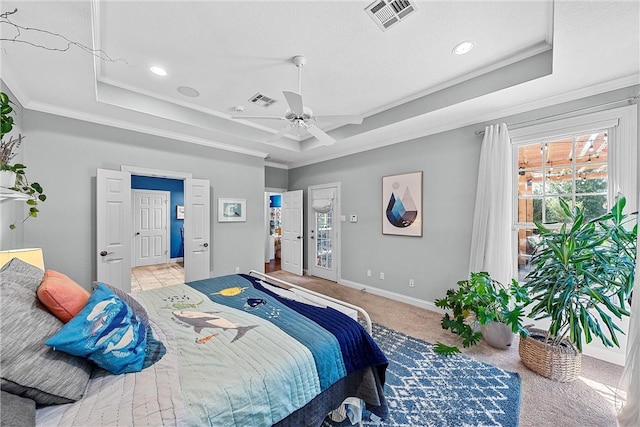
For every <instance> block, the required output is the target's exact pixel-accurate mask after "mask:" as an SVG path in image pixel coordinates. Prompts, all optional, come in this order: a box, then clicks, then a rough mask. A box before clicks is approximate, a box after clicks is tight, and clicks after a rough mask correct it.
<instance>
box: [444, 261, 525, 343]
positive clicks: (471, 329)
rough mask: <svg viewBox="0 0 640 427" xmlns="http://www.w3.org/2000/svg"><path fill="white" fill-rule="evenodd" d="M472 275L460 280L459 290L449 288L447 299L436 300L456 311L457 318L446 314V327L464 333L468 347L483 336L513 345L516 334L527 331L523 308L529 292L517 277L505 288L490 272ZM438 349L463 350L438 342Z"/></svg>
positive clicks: (463, 338)
mask: <svg viewBox="0 0 640 427" xmlns="http://www.w3.org/2000/svg"><path fill="white" fill-rule="evenodd" d="M470 276H471V277H470V278H469V279H467V280H461V281H459V282H458V289H455V290H454V289H449V290H447V293H446V297H445V298H441V299H437V300H436V301H435V304H436V306H437V307H440V308H444V309H447V310H451V313H452V314H453V317H452V316H450V315H449V313H445V314H444V316H443V317H442V321H441V325H442V328H443V329H449V330H451V331H452V332H454V333H456V334H458V335H460V336H461V337H462V345H463V346H464V347H465V348H466V347H470V346H472V345H475V344H477V343H478V342H479V341H480V339H481V338H483V337H484V339H485V341H486V342H487V343H488V344H489V345H491V346H493V347H496V348H502V349H506V348H509V346H511V342H512V341H513V337H514V334H515V333H519V332H522V331H523V330H524V329H523V326H522V318H523V317H524V313H523V311H522V308H523V303H526V302H528V297H527V294H526V293H525V291H524V289H523V288H522V287H521V286H520V284H519V283H518V281H517V280H515V279H514V280H512V282H511V286H510V287H509V288H505V286H503V285H502V284H501V283H499V282H498V281H496V280H494V279H492V278H491V276H490V275H489V273H487V272H480V273H471V275H470ZM476 325H478V326H479V328H478V327H475V326H476ZM434 351H435V352H436V353H439V354H445V355H450V354H453V353H459V352H460V349H458V348H457V347H455V346H447V345H445V344H442V343H441V342H438V343H436V345H435V347H434Z"/></svg>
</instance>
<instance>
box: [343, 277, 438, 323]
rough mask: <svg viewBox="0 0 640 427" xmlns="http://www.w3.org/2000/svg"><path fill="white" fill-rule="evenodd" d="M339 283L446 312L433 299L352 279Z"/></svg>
mask: <svg viewBox="0 0 640 427" xmlns="http://www.w3.org/2000/svg"><path fill="white" fill-rule="evenodd" d="M338 283H339V284H341V285H344V286H348V287H350V288H354V289H358V290H360V291H365V292H369V293H370V294H373V295H378V296H381V297H385V298H389V299H392V300H394V301H399V302H404V303H406V304H411V305H413V306H416V307H420V308H424V309H425V310H431V311H435V312H436V313H442V314H444V313H445V310H443V309H441V308H440V307H436V305H435V304H434V303H433V302H431V301H425V300H422V299H419V298H414V297H410V296H407V295H402V294H399V293H397V292H391V291H387V290H386V289H380V288H375V287H373V286H367V285H363V284H361V283H357V282H352V281H351V280H346V279H340V280H339V281H338Z"/></svg>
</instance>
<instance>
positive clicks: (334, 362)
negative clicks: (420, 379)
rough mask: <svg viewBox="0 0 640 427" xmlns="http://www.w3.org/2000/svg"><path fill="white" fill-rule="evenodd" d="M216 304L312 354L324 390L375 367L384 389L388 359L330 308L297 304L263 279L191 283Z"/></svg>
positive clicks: (354, 325)
mask: <svg viewBox="0 0 640 427" xmlns="http://www.w3.org/2000/svg"><path fill="white" fill-rule="evenodd" d="M188 285H189V286H191V287H193V288H194V289H196V290H198V291H200V292H202V293H203V294H205V295H207V296H208V297H209V298H210V299H211V301H213V302H216V303H219V304H224V305H226V306H229V307H233V308H236V309H239V310H243V311H245V312H249V313H251V314H253V315H255V316H258V317H260V318H262V319H265V320H268V321H270V322H271V323H273V324H274V325H276V326H277V327H278V328H280V329H282V330H283V331H284V332H286V333H287V334H288V335H290V336H291V337H293V338H294V339H296V340H297V341H299V342H300V343H302V344H303V345H304V346H305V347H307V348H308V349H309V351H310V352H311V353H312V355H313V358H314V361H315V364H316V369H317V371H318V377H319V380H320V387H321V389H322V390H323V391H324V390H327V388H329V387H330V386H331V385H332V384H334V383H336V382H337V381H338V380H341V379H343V378H345V377H346V376H347V375H349V374H352V373H354V372H358V371H361V370H363V369H365V368H368V367H374V369H375V371H376V375H377V377H378V380H379V382H380V384H379V385H380V387H382V386H384V379H385V371H386V368H387V365H388V361H387V358H386V357H385V355H384V353H382V351H381V350H380V348H379V347H378V345H377V344H376V343H375V341H374V340H373V338H372V337H371V336H370V335H369V334H368V333H367V331H366V330H365V329H364V328H363V327H362V326H361V325H360V324H359V323H358V322H356V321H354V320H353V319H351V318H350V317H349V316H347V315H345V314H343V313H341V312H339V311H337V310H334V309H333V308H330V307H320V306H314V305H309V304H305V303H301V302H297V301H294V300H291V299H288V298H285V297H282V296H279V295H277V294H275V293H274V292H271V291H270V290H268V289H266V288H265V287H264V286H262V284H261V280H260V279H256V278H254V277H252V276H248V275H229V276H222V277H217V278H213V279H205V280H200V281H196V282H191V283H188Z"/></svg>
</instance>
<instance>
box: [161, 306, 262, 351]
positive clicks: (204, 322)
mask: <svg viewBox="0 0 640 427" xmlns="http://www.w3.org/2000/svg"><path fill="white" fill-rule="evenodd" d="M216 313H217V312H202V311H184V310H176V311H174V312H173V313H172V314H173V317H175V318H176V319H177V320H179V321H180V322H182V323H186V324H187V325H189V326H193V330H194V332H195V333H197V334H199V333H200V332H202V330H203V329H204V328H209V329H216V328H217V329H222V330H225V331H226V330H228V329H235V330H236V331H237V333H236V336H235V337H234V338H233V339H232V340H231V342H235V341H237V340H239V339H240V338H242V337H243V336H244V334H246V333H247V332H248V331H250V330H251V329H253V328H255V327H257V326H259V325H249V326H240V325H238V324H236V323H233V322H231V321H229V320H227V319H225V318H223V317H219V316H216V315H215V314H216ZM196 342H198V340H196ZM198 343H199V344H201V342H198Z"/></svg>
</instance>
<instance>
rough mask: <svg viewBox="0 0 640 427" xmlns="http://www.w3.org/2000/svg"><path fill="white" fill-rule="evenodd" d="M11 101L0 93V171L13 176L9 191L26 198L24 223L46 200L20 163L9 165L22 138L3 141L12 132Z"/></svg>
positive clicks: (32, 216)
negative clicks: (11, 173)
mask: <svg viewBox="0 0 640 427" xmlns="http://www.w3.org/2000/svg"><path fill="white" fill-rule="evenodd" d="M11 104H12V101H11V99H9V96H8V95H7V94H6V93H4V92H0V170H2V171H10V172H13V173H14V174H15V177H16V180H15V184H14V185H13V186H12V187H9V189H10V190H13V191H17V192H19V193H23V194H25V195H26V196H27V198H26V200H25V203H26V204H27V206H28V207H29V213H28V214H27V216H26V217H25V218H24V219H23V220H22V222H25V221H26V220H27V219H29V218H35V217H37V216H38V212H39V210H38V203H40V202H44V201H45V200H47V196H46V194H44V191H43V189H42V186H41V185H40V184H39V183H37V182H29V179H28V178H27V175H26V173H25V169H26V168H27V167H26V166H25V165H23V164H22V163H15V164H10V161H11V160H12V159H13V158H14V157H15V156H16V154H17V149H18V148H19V147H20V144H21V143H22V139H23V136H22V135H18V137H17V138H14V137H13V136H10V137H9V139H8V140H6V139H5V135H7V134H8V133H10V132H11V131H12V130H13V123H14V119H13V115H12V114H13V113H14V110H13V107H12V106H11ZM9 228H10V229H12V230H13V229H15V228H16V223H15V222H13V223H11V224H10V225H9Z"/></svg>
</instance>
